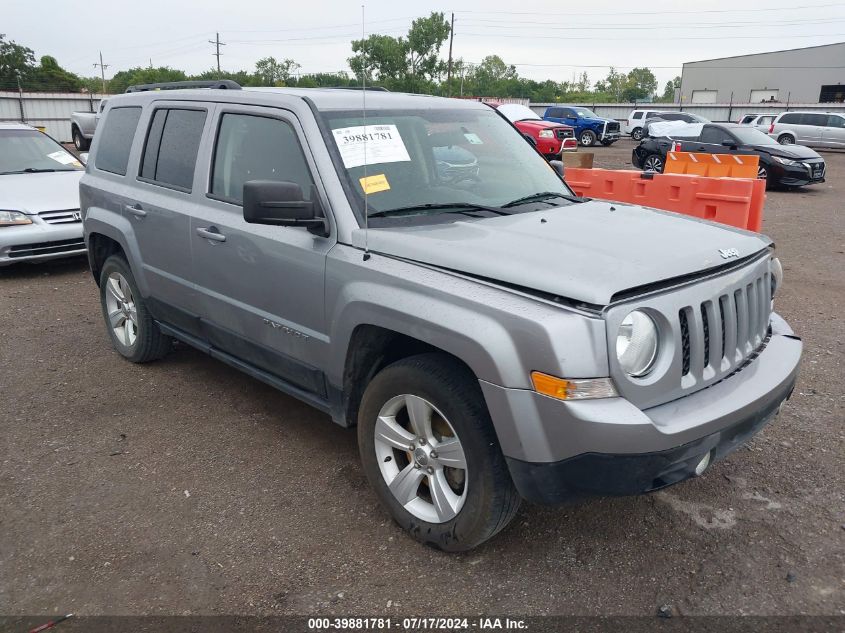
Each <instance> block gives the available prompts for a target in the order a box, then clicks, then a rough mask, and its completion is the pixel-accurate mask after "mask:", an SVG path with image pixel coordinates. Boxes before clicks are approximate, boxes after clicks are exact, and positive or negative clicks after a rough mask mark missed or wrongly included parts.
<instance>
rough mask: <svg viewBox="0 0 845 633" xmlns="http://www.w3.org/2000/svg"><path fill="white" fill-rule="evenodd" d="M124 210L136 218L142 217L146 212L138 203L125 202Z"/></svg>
mask: <svg viewBox="0 0 845 633" xmlns="http://www.w3.org/2000/svg"><path fill="white" fill-rule="evenodd" d="M125 208H126V210H127V211H129V213H131V214H132V215H134V216H135V217H136V218H144V217H147V212H146V211H144V210H143V209H142V208H141V205H140V204H127V205H126V207H125Z"/></svg>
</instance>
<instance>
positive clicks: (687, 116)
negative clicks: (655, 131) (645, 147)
mask: <svg viewBox="0 0 845 633" xmlns="http://www.w3.org/2000/svg"><path fill="white" fill-rule="evenodd" d="M658 121H682V122H684V123H710V119H706V118H704V117H703V116H701V115H699V114H693V113H692V112H661V113H660V114H656V115H654V116H652V117H649V118H648V119H646V120H645V121H644V122H643V134H642V135H643V136H648V135H649V129H650V127H651V125H652V124H653V123H656V122H658Z"/></svg>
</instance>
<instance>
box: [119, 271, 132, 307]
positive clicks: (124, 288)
mask: <svg viewBox="0 0 845 633" xmlns="http://www.w3.org/2000/svg"><path fill="white" fill-rule="evenodd" d="M117 283H119V284H120V291H121V292H122V293H123V296H124V297H125V300H126V301H132V290H131V288H129V282H127V281H126V279H124V278H123V276H122V275H121V276H120V277H118V280H117Z"/></svg>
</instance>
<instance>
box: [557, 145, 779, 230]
mask: <svg viewBox="0 0 845 633" xmlns="http://www.w3.org/2000/svg"><path fill="white" fill-rule="evenodd" d="M755 158H756V156H755ZM668 164H669V163H668V162H667V165H668ZM755 176H756V167H755ZM565 180H566V183H567V184H568V185H569V186H570V187H571V188H572V189H573V190H574V191H575V193H576V194H577V195H579V196H586V197H588V198H600V199H602V200H613V201H616V202H627V203H630V204H639V205H642V206H644V207H652V208H654V209H664V210H666V211H674V212H675V213H682V214H684V215H689V216H692V217H696V218H702V219H704V220H712V221H714V222H721V223H722V224H728V225H730V226H735V227H737V228H740V229H747V230H749V231H757V232H759V231H760V229H761V228H762V226H763V204H764V203H765V200H766V182H765V181H764V180H758V179H757V178H756V177H755V178H753V179H751V178H709V177H702V176H692V175H687V174H655V173H652V172H640V171H633V170H612V169H578V168H575V167H572V168H568V169H566V171H565Z"/></svg>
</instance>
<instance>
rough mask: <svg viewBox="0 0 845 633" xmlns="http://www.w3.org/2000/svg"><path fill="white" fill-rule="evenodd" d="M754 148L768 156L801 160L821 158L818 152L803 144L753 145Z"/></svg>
mask: <svg viewBox="0 0 845 633" xmlns="http://www.w3.org/2000/svg"><path fill="white" fill-rule="evenodd" d="M754 149H756V150H757V151H758V152H765V153H766V154H769V155H770V156H782V157H784V158H792V159H801V160H807V159H808V158H821V156H819V154H818V152H816V151H815V150H812V149H810V148H809V147H804V146H803V145H755V146H754Z"/></svg>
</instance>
